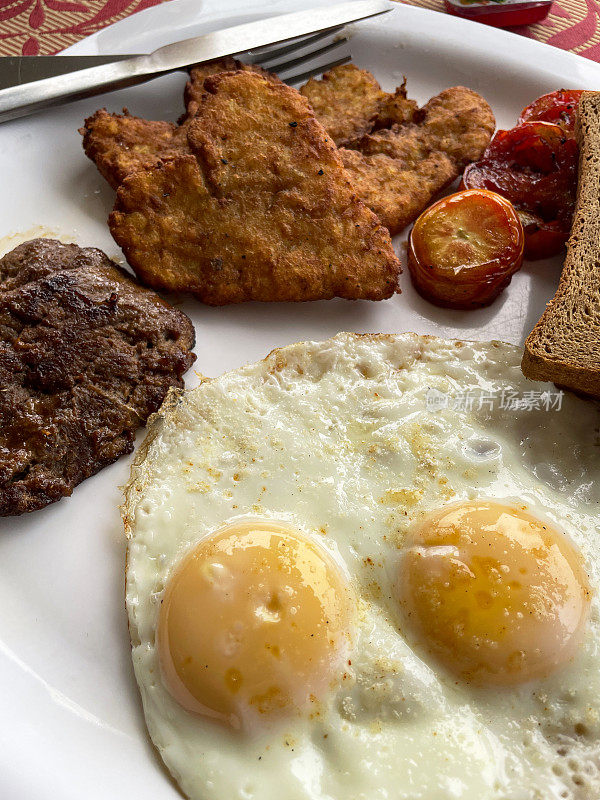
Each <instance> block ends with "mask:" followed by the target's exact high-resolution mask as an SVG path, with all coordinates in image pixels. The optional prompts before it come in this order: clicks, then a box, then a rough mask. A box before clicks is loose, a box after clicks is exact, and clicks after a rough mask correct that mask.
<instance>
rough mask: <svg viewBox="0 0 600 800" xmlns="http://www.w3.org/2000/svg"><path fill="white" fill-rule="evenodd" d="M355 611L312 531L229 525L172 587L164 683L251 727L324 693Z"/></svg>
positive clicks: (190, 558) (186, 563) (161, 632)
mask: <svg viewBox="0 0 600 800" xmlns="http://www.w3.org/2000/svg"><path fill="white" fill-rule="evenodd" d="M352 616H353V602H352V599H351V595H350V592H349V588H348V585H347V581H346V579H345V577H344V576H343V574H342V573H341V572H340V570H339V569H338V567H337V566H336V564H335V562H334V561H333V560H332V559H331V557H330V556H329V555H328V553H327V552H325V551H324V550H323V549H322V548H321V547H319V546H318V545H316V544H315V543H313V542H312V541H311V540H310V539H308V538H307V537H306V536H302V535H301V534H299V533H297V532H296V531H294V530H292V529H291V528H287V527H286V526H282V525H279V524H274V523H270V522H258V523H257V522H255V521H254V522H244V523H242V524H237V525H233V526H229V527H227V528H224V529H222V530H221V531H219V532H217V533H215V534H214V535H212V536H210V537H208V538H206V539H204V540H203V541H201V542H200V543H199V544H198V545H197V546H196V547H195V548H194V549H193V550H192V551H191V552H190V553H188V554H187V556H186V557H185V558H184V560H183V562H182V563H181V564H180V566H179V567H178V568H177V569H176V571H175V573H174V574H173V576H172V577H171V579H170V580H169V582H168V584H167V587H166V589H165V593H164V599H163V601H162V605H161V609H160V615H159V622H158V633H157V642H158V650H159V658H160V665H161V672H162V675H163V679H164V681H165V683H166V685H167V687H168V689H169V691H170V692H171V694H172V695H173V696H174V697H175V699H176V700H177V701H178V702H179V703H180V704H181V705H182V706H183V707H184V708H186V709H187V710H188V711H193V712H196V713H200V714H205V715H208V716H211V717H216V718H219V719H221V720H223V721H226V722H228V723H229V724H231V725H232V726H234V727H245V726H246V725H248V724H251V723H252V722H253V721H256V720H257V719H260V718H261V715H272V714H274V713H280V712H281V711H283V710H289V709H292V708H299V707H302V706H303V705H305V704H307V703H308V702H310V701H311V700H314V699H317V698H318V697H319V696H320V695H322V694H323V692H325V691H327V688H328V686H329V685H330V684H331V682H332V680H333V679H334V675H335V672H336V671H337V668H338V665H339V662H340V659H341V658H342V657H343V656H344V654H345V652H346V649H347V645H348V643H349V630H350V627H351V622H352ZM262 718H263V719H264V717H262Z"/></svg>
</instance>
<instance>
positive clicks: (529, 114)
mask: <svg viewBox="0 0 600 800" xmlns="http://www.w3.org/2000/svg"><path fill="white" fill-rule="evenodd" d="M582 94H583V92H582V90H581V89H559V90H558V91H557V92H550V93H549V94H543V95H542V96H541V97H538V99H537V100H534V101H533V103H530V104H529V105H528V106H526V107H525V108H524V109H523V111H521V116H520V117H519V123H521V122H551V123H552V124H553V125H558V126H559V128H562V129H563V131H564V132H565V133H566V134H568V135H569V136H575V122H576V120H577V108H578V106H579V100H580V98H581V95H582Z"/></svg>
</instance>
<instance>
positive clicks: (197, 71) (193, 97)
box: [179, 56, 279, 122]
mask: <svg viewBox="0 0 600 800" xmlns="http://www.w3.org/2000/svg"><path fill="white" fill-rule="evenodd" d="M240 69H241V70H248V71H250V72H256V73H258V74H259V75H262V76H263V77H264V78H266V79H267V80H270V81H277V82H279V78H278V77H277V75H275V73H273V72H269V71H268V70H266V69H263V68H262V67H259V66H257V65H255V64H244V63H243V61H238V60H237V58H232V57H231V56H227V57H226V58H219V59H216V60H215V61H207V62H206V63H205V64H199V65H198V66H197V67H192V68H191V70H190V79H189V80H188V82H187V83H186V85H185V90H184V92H183V102H184V103H185V109H186V111H185V114H184V115H183V117H181V118H180V120H179V122H185V120H186V119H189V118H191V117H193V116H195V114H196V111H197V110H198V106H199V104H200V101H201V99H202V95H203V94H204V81H205V79H206V78H208V77H210V76H211V75H218V73H219V72H237V71H238V70H240Z"/></svg>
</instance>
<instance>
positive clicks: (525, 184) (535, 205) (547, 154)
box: [461, 122, 579, 260]
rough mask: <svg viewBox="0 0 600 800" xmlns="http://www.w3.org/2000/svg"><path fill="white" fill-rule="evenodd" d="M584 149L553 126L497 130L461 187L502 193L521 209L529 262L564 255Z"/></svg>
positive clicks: (536, 124) (524, 125)
mask: <svg viewBox="0 0 600 800" xmlns="http://www.w3.org/2000/svg"><path fill="white" fill-rule="evenodd" d="M578 157H579V148H578V146H577V142H576V141H575V139H574V138H573V137H572V136H568V135H567V134H565V132H564V131H563V130H562V128H560V127H559V126H558V125H552V124H551V123H549V122H524V123H522V124H521V125H517V126H516V127H515V128H511V129H510V130H509V131H497V132H496V134H495V135H494V138H493V139H492V141H491V142H490V144H489V145H488V147H487V150H486V151H485V153H484V154H483V156H482V158H481V160H480V161H477V162H476V163H474V164H469V166H468V167H467V168H466V169H465V171H464V173H463V179H462V184H461V188H466V189H489V190H490V191H493V192H498V194H501V195H502V196H503V197H505V198H506V199H507V200H510V202H511V203H512V204H513V206H514V207H515V208H516V210H517V212H518V214H519V216H520V217H521V222H522V224H523V228H524V230H525V258H528V259H531V260H534V259H538V258H548V257H549V256H553V255H556V254H557V253H559V252H560V251H561V249H562V247H563V245H564V244H565V242H566V241H567V239H568V237H569V233H570V230H571V222H572V220H573V211H574V209H575V198H576V193H577V162H578Z"/></svg>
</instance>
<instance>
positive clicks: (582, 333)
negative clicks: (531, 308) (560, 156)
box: [521, 92, 600, 397]
mask: <svg viewBox="0 0 600 800" xmlns="http://www.w3.org/2000/svg"><path fill="white" fill-rule="evenodd" d="M577 138H578V141H579V148H580V153H579V182H578V187H577V206H576V209H575V216H574V219H573V227H572V229H571V236H570V239H569V242H568V244H567V257H566V259H565V265H564V267H563V271H562V275H561V278H560V282H559V285H558V289H557V290H556V294H555V295H554V297H553V298H552V300H551V301H550V302H549V303H548V305H547V306H546V310H545V311H544V313H543V314H542V316H541V318H540V320H539V322H538V323H537V325H536V326H535V328H534V329H533V331H532V332H531V333H530V334H529V336H528V338H527V341H526V342H525V353H524V355H523V361H522V363H521V369H522V370H523V374H524V375H525V376H526V377H527V378H533V379H534V380H542V381H554V383H558V384H560V385H561V386H565V387H567V388H568V389H572V390H573V391H575V392H581V393H583V394H589V395H593V396H595V397H600V92H584V94H583V95H582V97H581V101H580V103H579V122H578V127H577Z"/></svg>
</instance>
